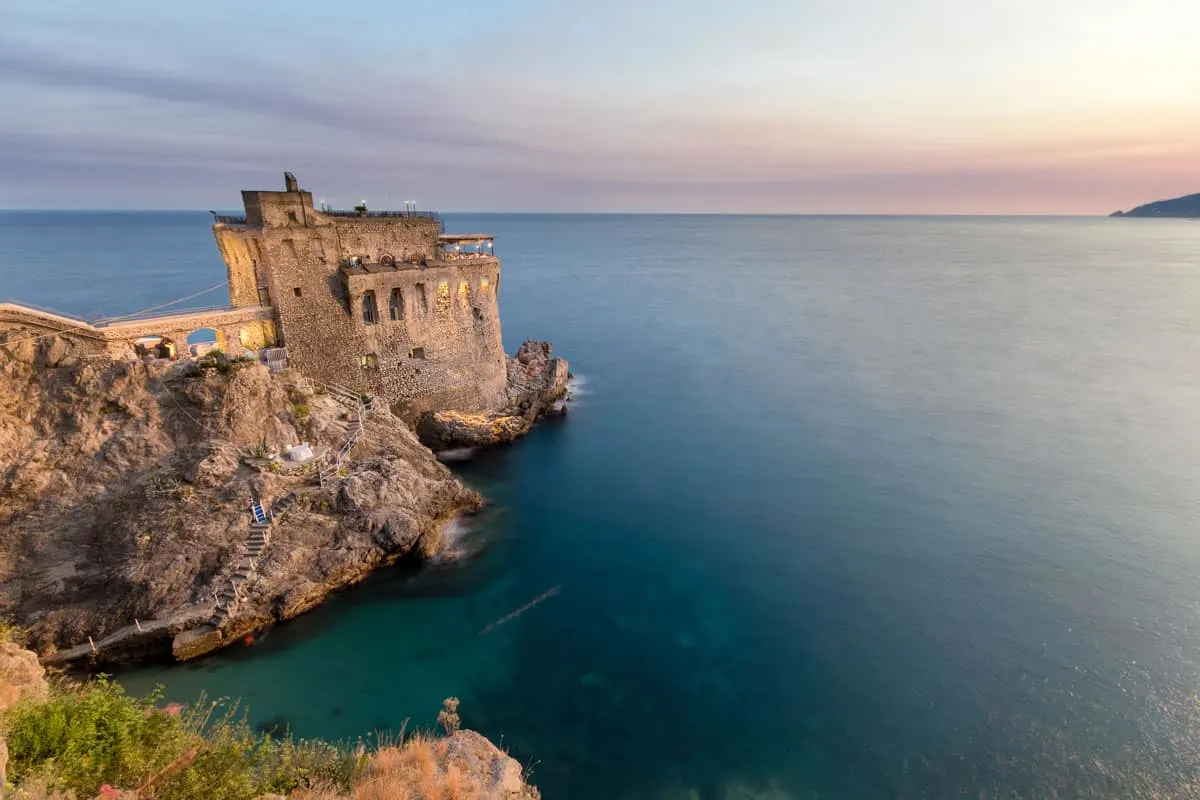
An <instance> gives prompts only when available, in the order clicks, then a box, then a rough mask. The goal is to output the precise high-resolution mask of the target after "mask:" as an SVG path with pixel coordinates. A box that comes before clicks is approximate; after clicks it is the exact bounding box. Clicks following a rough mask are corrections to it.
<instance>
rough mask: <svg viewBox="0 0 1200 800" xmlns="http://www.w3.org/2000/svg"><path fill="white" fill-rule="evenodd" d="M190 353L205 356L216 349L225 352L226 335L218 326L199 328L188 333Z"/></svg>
mask: <svg viewBox="0 0 1200 800" xmlns="http://www.w3.org/2000/svg"><path fill="white" fill-rule="evenodd" d="M187 345H188V354H189V355H192V356H196V357H199V356H203V355H207V354H208V353H211V352H212V351H214V350H220V351H222V352H225V349H226V348H225V335H224V334H223V333H222V332H221V331H219V330H217V329H216V328H197V329H196V330H194V331H192V332H191V333H189V334H188V335H187Z"/></svg>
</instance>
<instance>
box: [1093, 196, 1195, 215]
mask: <svg viewBox="0 0 1200 800" xmlns="http://www.w3.org/2000/svg"><path fill="white" fill-rule="evenodd" d="M1109 216H1110V217H1200V193H1197V194H1186V195H1184V196H1183V197H1176V198H1174V199H1172V200H1157V201H1155V202H1153V203H1146V204H1145V205H1144V206H1138V207H1137V208H1131V209H1130V210H1129V211H1114V212H1113V213H1112V214H1110V215H1109Z"/></svg>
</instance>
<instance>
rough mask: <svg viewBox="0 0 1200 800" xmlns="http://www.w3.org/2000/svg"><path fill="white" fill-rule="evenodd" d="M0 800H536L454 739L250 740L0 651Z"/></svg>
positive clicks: (501, 764) (480, 746)
mask: <svg viewBox="0 0 1200 800" xmlns="http://www.w3.org/2000/svg"><path fill="white" fill-rule="evenodd" d="M0 675H3V677H4V678H5V679H6V685H7V686H9V687H11V688H12V691H11V692H9V693H7V694H6V695H5V696H4V698H2V699H0V795H3V796H4V797H12V798H14V799H15V798H21V799H22V800H71V798H74V799H75V800H84V799H85V798H88V799H90V798H96V800H194V798H207V799H209V800H252V799H254V798H260V799H262V800H267V799H268V798H279V797H291V798H297V800H383V798H412V799H413V800H536V798H537V797H538V796H539V795H538V792H537V790H536V789H534V788H533V787H531V786H528V785H527V784H526V783H525V780H524V778H523V774H522V770H521V767H520V765H519V764H517V762H516V761H514V760H513V759H511V758H509V757H508V756H506V755H505V754H504V753H502V752H500V751H499V750H498V749H497V748H496V747H495V746H494V745H492V743H491V742H489V741H488V740H487V739H485V738H484V737H482V736H480V735H479V734H477V733H474V732H472V731H464V730H460V729H459V717H458V701H457V700H455V699H453V698H450V699H448V700H447V701H446V703H445V705H444V707H443V712H442V714H441V715H440V716H439V722H440V723H441V725H442V728H443V731H444V734H445V735H435V734H434V733H431V732H417V733H414V734H412V735H409V736H405V735H404V733H403V730H402V732H401V734H400V736H399V738H396V739H387V738H383V739H381V740H380V741H379V742H378V743H377V744H376V745H375V746H373V747H368V746H366V745H365V744H363V743H362V742H358V743H354V744H353V745H349V744H345V743H342V744H331V743H328V742H323V741H319V740H298V739H294V738H292V737H291V736H289V735H286V734H285V735H282V736H273V735H269V734H264V733H261V732H258V731H255V730H254V729H252V728H251V727H250V726H249V725H248V724H247V723H246V720H245V717H244V715H242V714H240V712H239V709H238V707H237V706H236V705H222V704H220V703H215V702H207V701H204V700H201V701H199V702H197V703H196V704H195V705H193V706H182V705H177V704H170V705H163V704H162V702H161V701H162V698H161V696H160V695H158V694H152V695H151V696H149V697H147V698H144V699H139V698H135V697H131V696H129V695H127V694H125V693H124V692H123V691H122V689H121V687H120V686H119V685H117V684H116V683H113V682H112V681H109V680H107V679H105V678H100V679H97V680H93V681H89V682H88V683H83V684H80V683H73V682H70V681H55V682H52V683H51V684H49V685H48V684H47V682H46V680H45V677H44V675H43V673H42V669H41V667H40V666H38V664H37V660H36V658H35V657H34V655H33V653H31V652H29V651H28V650H24V649H23V648H21V647H20V646H19V645H17V644H15V643H13V642H9V641H5V642H0Z"/></svg>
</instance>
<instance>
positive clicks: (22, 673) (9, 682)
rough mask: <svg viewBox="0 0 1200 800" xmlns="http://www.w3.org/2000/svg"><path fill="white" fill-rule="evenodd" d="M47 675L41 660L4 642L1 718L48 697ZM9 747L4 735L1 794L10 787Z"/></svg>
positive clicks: (0, 734) (0, 735)
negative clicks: (19, 704) (20, 705)
mask: <svg viewBox="0 0 1200 800" xmlns="http://www.w3.org/2000/svg"><path fill="white" fill-rule="evenodd" d="M48 688H49V687H48V686H47V685H46V671H45V670H44V669H42V665H41V664H39V663H38V659H37V656H36V655H34V654H33V653H32V652H30V651H29V650H26V649H25V648H23V647H18V646H17V645H16V644H14V643H13V642H5V641H0V714H2V713H3V712H5V711H7V710H8V709H10V708H12V707H13V706H14V705H16V704H17V702H19V701H20V700H24V699H27V698H41V697H45V696H46V691H47V689H48ZM7 772H8V743H7V742H6V741H5V740H4V731H0V794H3V793H4V787H5V786H6V785H7V783H6V780H7V777H8V776H7Z"/></svg>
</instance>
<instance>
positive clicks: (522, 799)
mask: <svg viewBox="0 0 1200 800" xmlns="http://www.w3.org/2000/svg"><path fill="white" fill-rule="evenodd" d="M438 755H439V759H438V760H439V762H440V766H441V768H442V769H443V770H448V769H449V768H451V767H453V768H454V769H456V770H457V771H458V772H459V773H461V774H462V775H463V776H464V777H465V778H466V779H467V785H469V786H470V787H471V788H472V789H473V790H474V792H475V794H474V796H475V797H477V798H479V800H536V799H537V798H538V797H539V796H540V795H539V793H538V791H537V790H536V789H534V788H533V787H531V786H529V785H528V784H526V783H525V779H524V774H523V771H522V770H521V765H520V764H519V763H517V760H516V759H515V758H512V757H511V756H509V755H507V754H505V753H503V752H501V750H500V748H498V747H496V745H494V744H492V743H491V741H490V740H488V739H487V738H485V737H483V736H481V735H479V734H478V733H476V732H475V731H458V732H457V733H455V734H454V735H453V736H451V737H450V738H449V739H447V740H446V741H445V746H444V748H439V751H438Z"/></svg>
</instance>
